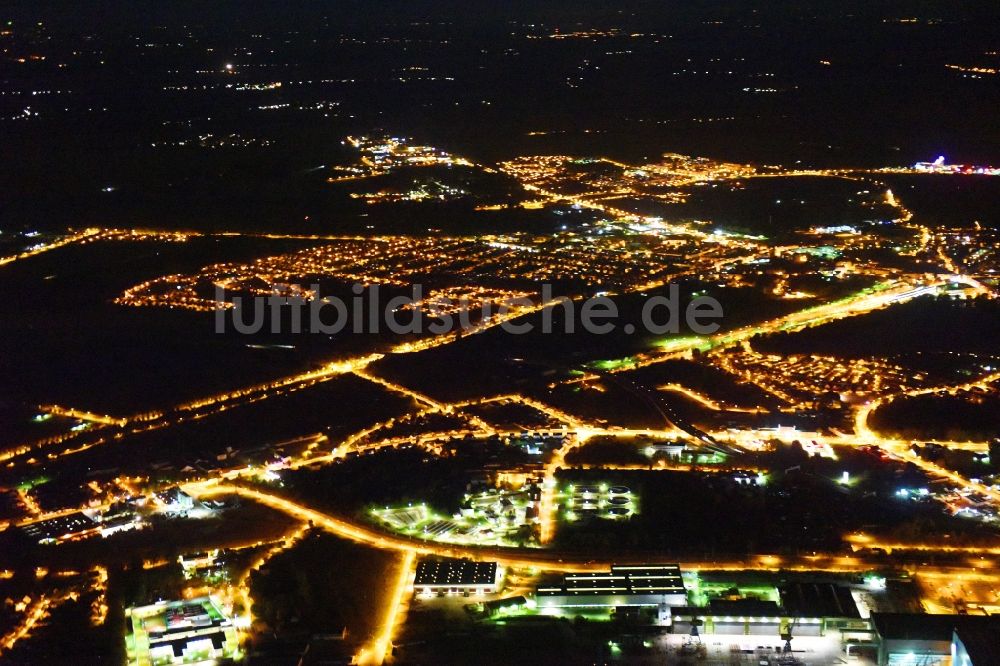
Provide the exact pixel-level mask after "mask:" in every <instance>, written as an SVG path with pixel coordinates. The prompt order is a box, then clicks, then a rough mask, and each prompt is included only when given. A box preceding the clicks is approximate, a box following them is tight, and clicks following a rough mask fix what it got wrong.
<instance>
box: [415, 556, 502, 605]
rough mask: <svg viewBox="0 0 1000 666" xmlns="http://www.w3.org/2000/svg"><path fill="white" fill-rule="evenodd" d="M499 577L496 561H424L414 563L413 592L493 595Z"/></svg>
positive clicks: (496, 589) (445, 559)
mask: <svg viewBox="0 0 1000 666" xmlns="http://www.w3.org/2000/svg"><path fill="white" fill-rule="evenodd" d="M500 576H501V571H500V569H499V567H497V563H496V562H473V561H472V560H454V559H447V558H442V559H425V560H421V561H420V562H419V563H418V564H417V574H416V578H414V580H413V590H414V592H416V593H417V594H423V595H434V594H437V595H444V594H463V595H466V596H469V595H480V594H492V593H494V592H496V591H498V590H499V589H500Z"/></svg>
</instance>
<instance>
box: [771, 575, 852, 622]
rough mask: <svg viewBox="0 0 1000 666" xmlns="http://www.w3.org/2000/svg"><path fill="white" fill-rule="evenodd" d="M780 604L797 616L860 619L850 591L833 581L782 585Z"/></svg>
mask: <svg viewBox="0 0 1000 666" xmlns="http://www.w3.org/2000/svg"><path fill="white" fill-rule="evenodd" d="M778 591H779V592H780V593H781V605H782V606H783V607H784V608H785V610H786V611H787V612H788V613H789V614H790V615H795V616H798V617H844V618H852V619H860V617H861V613H860V611H858V605H857V604H856V603H854V597H853V596H852V595H851V591H850V590H849V589H848V588H846V587H843V586H841V585H834V584H833V583H789V584H787V585H782V586H781V587H780V588H779V589H778Z"/></svg>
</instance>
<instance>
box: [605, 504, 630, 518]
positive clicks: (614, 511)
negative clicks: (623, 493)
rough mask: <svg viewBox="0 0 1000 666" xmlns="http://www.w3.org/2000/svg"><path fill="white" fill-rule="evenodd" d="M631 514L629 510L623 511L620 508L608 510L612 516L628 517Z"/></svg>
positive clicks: (614, 507)
mask: <svg viewBox="0 0 1000 666" xmlns="http://www.w3.org/2000/svg"><path fill="white" fill-rule="evenodd" d="M628 514H629V510H628V509H623V508H621V507H620V506H613V507H611V508H610V509H608V515H610V516H627V515H628Z"/></svg>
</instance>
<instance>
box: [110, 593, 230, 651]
mask: <svg viewBox="0 0 1000 666" xmlns="http://www.w3.org/2000/svg"><path fill="white" fill-rule="evenodd" d="M125 617H126V620H127V621H128V626H129V627H130V628H131V630H132V631H131V633H129V634H127V635H126V637H125V646H126V649H127V650H128V663H129V665H130V666H161V665H164V664H194V663H202V662H215V661H216V660H220V659H239V658H241V657H242V654H241V653H240V649H239V638H238V635H237V632H236V628H235V627H234V626H233V623H232V621H231V620H230V619H229V618H228V617H226V615H225V614H224V613H223V612H222V611H221V610H220V609H219V607H218V605H217V604H216V602H215V600H213V599H212V598H211V597H201V598H199V599H192V600H190V601H171V602H160V603H156V604H153V605H150V606H140V607H135V608H129V609H127V610H126V611H125Z"/></svg>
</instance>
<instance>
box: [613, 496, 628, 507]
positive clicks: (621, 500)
mask: <svg viewBox="0 0 1000 666" xmlns="http://www.w3.org/2000/svg"><path fill="white" fill-rule="evenodd" d="M631 501H632V500H630V499H629V498H627V497H612V498H611V499H609V500H608V504H612V505H614V506H624V505H626V504H628V503H629V502H631Z"/></svg>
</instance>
